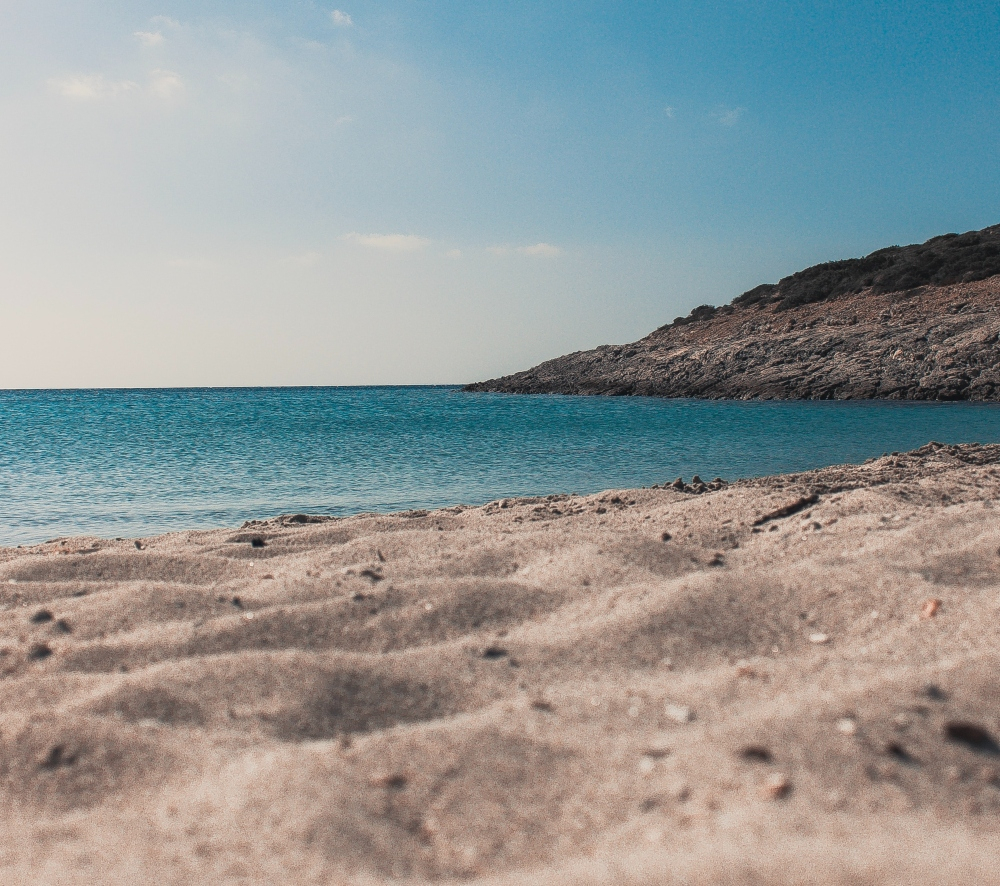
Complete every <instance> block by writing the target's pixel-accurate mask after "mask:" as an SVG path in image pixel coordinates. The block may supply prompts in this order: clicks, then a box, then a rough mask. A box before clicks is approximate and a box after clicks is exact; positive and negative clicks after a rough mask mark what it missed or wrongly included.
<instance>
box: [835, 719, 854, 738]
mask: <svg viewBox="0 0 1000 886" xmlns="http://www.w3.org/2000/svg"><path fill="white" fill-rule="evenodd" d="M857 731H858V724H857V721H855V720H854V719H853V718H851V717H841V718H840V719H839V720H838V721H837V732H840V733H841V734H843V735H854V733H856V732H857Z"/></svg>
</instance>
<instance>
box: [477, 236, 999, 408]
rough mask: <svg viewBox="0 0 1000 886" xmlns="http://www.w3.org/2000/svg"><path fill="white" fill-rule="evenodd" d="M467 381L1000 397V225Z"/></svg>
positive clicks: (621, 390)
mask: <svg viewBox="0 0 1000 886" xmlns="http://www.w3.org/2000/svg"><path fill="white" fill-rule="evenodd" d="M900 286H905V287H906V288H904V289H899V288H898V287H900ZM466 390H469V391H497V392H505V393H561V394H606V395H626V394H636V395H647V396H658V397H705V398H716V399H721V398H731V399H813V400H817V399H818V400H826V399H874V398H879V399H891V400H1000V225H998V226H995V227H993V228H987V229H986V230H984V231H976V232H971V233H969V234H963V235H961V236H957V235H946V236H945V237H938V238H935V239H934V240H930V241H928V242H927V243H925V244H921V245H919V246H910V247H903V248H899V247H892V248H890V249H888V250H880V251H879V252H877V253H873V254H872V255H871V256H868V257H866V258H864V259H855V260H851V261H848V262H834V263H830V264H827V265H818V266H817V267H816V268H810V269H808V270H806V271H802V272H799V274H795V275H792V276H791V277H788V278H785V279H784V280H782V281H781V282H780V283H778V284H776V285H773V286H760V287H757V288H756V289H753V290H750V292H748V293H745V294H744V295H742V296H740V297H739V298H737V299H735V300H734V301H733V302H732V304H730V305H726V306H724V307H721V308H714V307H711V306H702V307H700V308H696V309H695V310H694V311H692V312H691V315H690V316H689V317H684V318H678V319H677V320H675V321H674V322H673V323H672V324H670V325H668V326H664V327H661V328H660V329H657V330H656V331H655V332H653V333H652V334H650V335H648V336H647V337H646V338H644V339H642V340H640V341H637V342H634V343H632V344H629V345H605V346H603V347H599V348H595V349H594V350H592V351H580V352H578V353H575V354H569V355H567V356H565V357H559V358H557V359H555V360H549V361H548V362H546V363H542V364H540V365H539V366H536V367H535V368H533V369H529V370H527V371H525V372H519V373H516V374H515V375H510V376H506V377H504V378H499V379H493V380H492V381H487V382H480V383H478V384H472V385H468V386H467V387H466Z"/></svg>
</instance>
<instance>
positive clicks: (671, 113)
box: [663, 105, 677, 120]
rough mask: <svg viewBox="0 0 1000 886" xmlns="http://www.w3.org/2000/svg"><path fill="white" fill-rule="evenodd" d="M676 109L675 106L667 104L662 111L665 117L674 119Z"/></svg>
mask: <svg viewBox="0 0 1000 886" xmlns="http://www.w3.org/2000/svg"><path fill="white" fill-rule="evenodd" d="M676 110H677V109H676V108H674V107H671V106H670V105H667V106H666V107H665V108H664V109H663V113H664V114H665V115H666V116H667V117H669V118H670V119H671V120H673V119H674V113H675V112H676Z"/></svg>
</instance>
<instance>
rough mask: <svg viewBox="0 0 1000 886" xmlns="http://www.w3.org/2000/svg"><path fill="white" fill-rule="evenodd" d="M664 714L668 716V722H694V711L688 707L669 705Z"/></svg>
mask: <svg viewBox="0 0 1000 886" xmlns="http://www.w3.org/2000/svg"><path fill="white" fill-rule="evenodd" d="M663 713H665V714H666V715H667V719H668V720H673V721H674V722H675V723H690V722H691V721H692V720H694V711H692V710H691V708H689V707H688V706H687V705H680V704H668V705H667V706H666V707H665V708H664V709H663Z"/></svg>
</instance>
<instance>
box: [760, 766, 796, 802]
mask: <svg viewBox="0 0 1000 886" xmlns="http://www.w3.org/2000/svg"><path fill="white" fill-rule="evenodd" d="M791 792H792V782H791V781H790V780H789V778H788V776H787V775H785V774H784V773H781V772H775V773H774V775H772V776H771V777H770V778H769V779H768V780H767V781H766V782H764V786H763V788H762V793H763V794H764V796H765V797H766V798H767V799H769V800H783V799H784V798H785V797H787V796H788V795H789V794H790V793H791Z"/></svg>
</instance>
